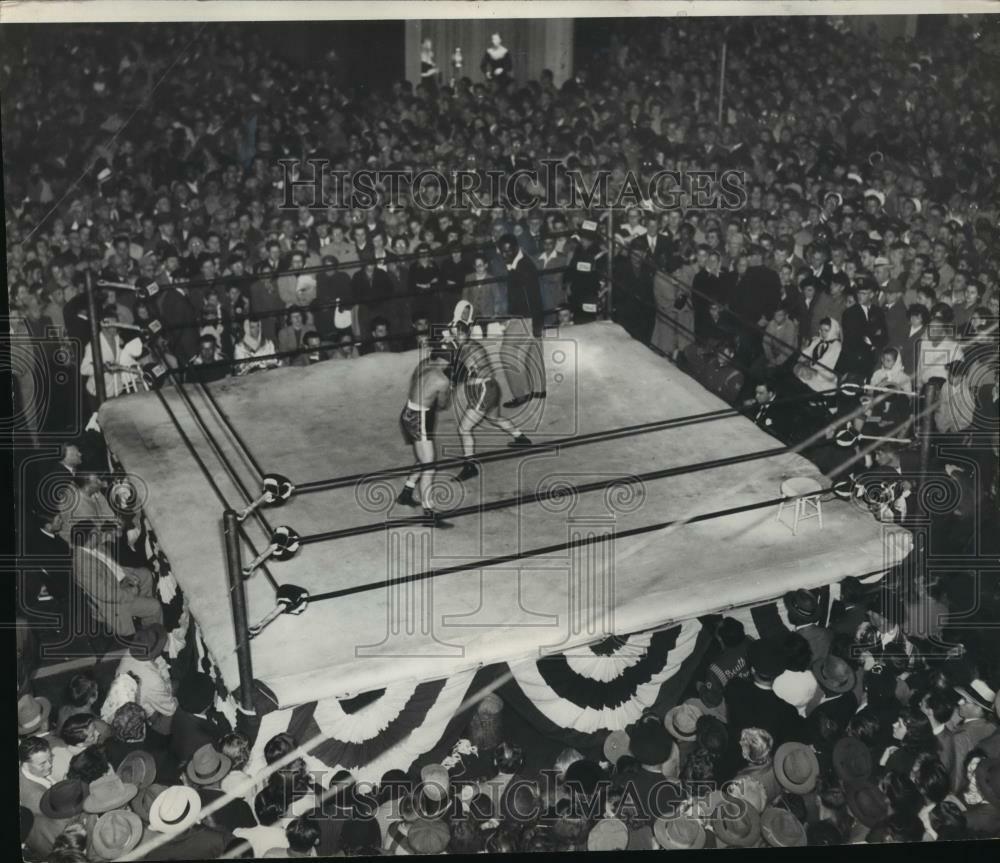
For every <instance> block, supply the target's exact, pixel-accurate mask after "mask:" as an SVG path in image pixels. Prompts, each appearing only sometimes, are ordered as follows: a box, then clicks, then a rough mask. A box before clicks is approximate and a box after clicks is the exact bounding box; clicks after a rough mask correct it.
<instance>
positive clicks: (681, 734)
mask: <svg viewBox="0 0 1000 863" xmlns="http://www.w3.org/2000/svg"><path fill="white" fill-rule="evenodd" d="M701 716H702V711H701V710H700V709H699V707H698V706H697V705H695V704H694V703H693V702H691V701H685V702H684V703H683V704H678V705H676V706H675V707H671V708H670V710H668V711H667V715H666V716H664V717H663V727H664V728H666V729H667V733H668V734H669V735H670V736H671V737H672V738H673V739H674V740H675V741H676V743H677V748H678V749H679V750H680V760H681V763H682V764H683V763H684V762H685V761H687V756H688V755H689V754H690V753H691V752H692V751H693V750H694V748H695V744H696V740H697V737H698V719H699V718H700V717H701Z"/></svg>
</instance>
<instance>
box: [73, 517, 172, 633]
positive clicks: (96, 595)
mask: <svg viewBox="0 0 1000 863" xmlns="http://www.w3.org/2000/svg"><path fill="white" fill-rule="evenodd" d="M112 539H113V532H111V531H109V530H108V529H107V528H105V527H102V526H101V525H100V524H98V523H97V522H93V521H80V522H78V523H77V525H76V526H75V528H74V548H73V579H74V581H75V582H76V584H77V585H79V587H80V588H81V589H82V590H83V592H84V593H85V594H86V595H87V597H88V598H89V600H90V601H91V602H92V603H93V610H94V613H95V614H96V616H97V619H98V620H100V621H101V622H102V623H104V624H105V625H107V626H108V627H109V628H110V630H111V631H112V632H113V633H114V634H115V635H116V636H120V637H123V638H128V637H130V636H132V635H133V634H134V633H135V631H136V630H135V624H134V623H133V618H139V619H140V620H141V621H142V624H143V626H152V625H154V624H161V623H162V622H163V609H162V607H161V605H160V601H159V600H158V599H156V598H155V597H154V596H153V581H152V574H151V573H150V572H149V571H148V570H146V569H135V568H132V567H125V566H120V565H119V564H117V563H116V562H115V560H114V558H113V557H112V556H111V555H110V554H109V549H108V545H109V543H110V542H111V541H112Z"/></svg>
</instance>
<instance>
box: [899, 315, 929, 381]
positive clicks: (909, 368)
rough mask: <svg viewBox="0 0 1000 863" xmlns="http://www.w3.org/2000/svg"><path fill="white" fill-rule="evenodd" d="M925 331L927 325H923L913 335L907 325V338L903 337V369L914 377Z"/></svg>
mask: <svg viewBox="0 0 1000 863" xmlns="http://www.w3.org/2000/svg"><path fill="white" fill-rule="evenodd" d="M925 332H927V327H921V328H920V329H919V330H917V331H916V332H915V333H914V334H913V335H912V336H911V335H910V330H909V327H907V330H906V338H905V339H903V344H902V346H901V347H900V350H901V351H902V355H901V356H900V360H901V362H902V363H903V371H904V372H906V373H907V374H908V375H909V376H910V377H913V375H914V373H915V372H916V370H917V359H918V358H919V356H920V341H921V339H922V338H923V337H924V333H925Z"/></svg>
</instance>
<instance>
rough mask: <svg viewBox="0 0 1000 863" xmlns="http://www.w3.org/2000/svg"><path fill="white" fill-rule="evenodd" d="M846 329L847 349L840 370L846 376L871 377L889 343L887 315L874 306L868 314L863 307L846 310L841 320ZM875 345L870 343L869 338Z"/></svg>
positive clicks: (844, 350) (843, 354) (844, 342)
mask: <svg viewBox="0 0 1000 863" xmlns="http://www.w3.org/2000/svg"><path fill="white" fill-rule="evenodd" d="M840 323H841V326H842V327H843V330H844V340H843V344H844V347H843V349H842V350H841V352H840V359H839V360H838V361H837V371H838V372H842V373H845V374H854V375H861V376H864V377H865V378H867V377H868V375H870V374H871V372H872V370H873V369H874V368H875V364H876V362H877V361H878V352H879V351H880V350H882V348H884V347H885V346H886V345H887V344H888V342H889V330H888V327H887V326H886V322H885V314H884V312H883V311H882V309H881V308H880V307H879V306H870V307H869V309H868V315H867V316H866V315H865V312H864V309H862V308H861V306H860V305H856V306H851V307H850V308H849V309H847V310H845V311H844V315H843V318H842V319H841V321H840ZM866 338H867V339H868V341H869V342H871V344H868V343H867V342H866V341H865V339H866Z"/></svg>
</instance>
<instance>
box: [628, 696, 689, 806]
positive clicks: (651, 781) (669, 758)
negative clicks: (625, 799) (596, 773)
mask: <svg viewBox="0 0 1000 863" xmlns="http://www.w3.org/2000/svg"><path fill="white" fill-rule="evenodd" d="M626 732H627V733H628V738H629V740H628V750H629V752H631V753H632V755H633V757H634V758H635V759H636V760H637V761H638V762H639V765H640V768H639V770H637V771H636V772H635V773H634V774H630V775H629V778H628V782H629V783H630V784H631V786H632V789H633V790H634V795H632V796H633V799H635V800H636V801H637V802H638V803H640V804H641V806H642V807H643V813H644V814H645V815H646V816H647V817H650V818H656V817H659V816H662V815H667V814H669V812H665V811H660V810H663V809H664V808H665V807H666V808H669V807H670V806H671V805H672V804H673V803H676V802H679V801H680V800H682V799H683V798H684V793H683V791H682V789H681V787H680V784H679V782H677V778H678V777H679V776H680V768H681V759H680V748H679V747H678V746H677V744H676V743H675V742H674V740H673V738H671V736H670V733H669V732H668V731H667V729H666V728H665V727H664V724H663V721H662V720H661V719H660V718H659V716H657V715H656V714H655V713H646V714H645V715H643V716H642V717H640V718H639V719H638V720H637V721H636V722H634V723H633V724H632V725H630V726H629V727H628V728H627V729H626Z"/></svg>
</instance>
